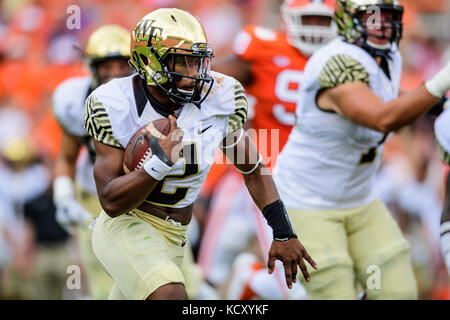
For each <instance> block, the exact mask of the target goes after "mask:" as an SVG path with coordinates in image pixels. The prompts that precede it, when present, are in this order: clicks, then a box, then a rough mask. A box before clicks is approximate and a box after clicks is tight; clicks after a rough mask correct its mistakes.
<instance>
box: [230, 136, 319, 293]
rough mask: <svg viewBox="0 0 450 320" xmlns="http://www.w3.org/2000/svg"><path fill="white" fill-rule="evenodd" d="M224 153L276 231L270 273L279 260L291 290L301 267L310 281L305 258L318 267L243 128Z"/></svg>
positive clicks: (269, 265)
mask: <svg viewBox="0 0 450 320" xmlns="http://www.w3.org/2000/svg"><path fill="white" fill-rule="evenodd" d="M222 150H223V152H224V153H225V154H226V156H227V157H228V158H229V159H230V160H231V161H232V162H233V164H234V165H235V167H236V168H237V169H238V170H239V171H240V172H241V173H242V174H243V176H244V180H245V184H246V185H247V189H248V191H249V193H250V195H251V196H252V198H253V200H254V201H255V203H256V205H257V206H258V207H259V209H260V210H261V211H262V214H263V216H264V218H265V219H266V220H267V223H268V224H269V226H270V227H271V228H272V231H273V239H274V241H273V242H272V245H271V247H270V250H269V255H268V263H267V266H268V268H269V274H271V273H272V272H273V270H274V268H275V260H276V259H279V260H280V261H282V262H283V266H284V272H285V277H286V284H287V286H288V287H289V288H292V282H296V276H297V266H299V267H300V269H301V271H302V273H303V277H304V278H305V279H306V281H308V282H309V281H310V280H311V279H310V276H309V273H308V270H307V267H306V264H305V262H304V261H303V259H305V260H307V261H308V263H309V264H310V265H311V266H313V268H315V269H317V265H316V263H315V262H314V260H313V259H312V258H311V257H310V256H309V254H308V252H307V251H306V249H305V248H304V247H303V245H302V244H301V243H300V241H299V240H298V239H297V235H296V234H295V233H294V231H293V228H292V225H291V222H290V220H289V216H288V214H287V212H286V209H285V207H284V204H283V202H282V201H281V199H280V197H279V195H278V191H277V189H276V186H275V183H274V181H273V179H272V176H271V175H270V172H269V170H268V169H267V167H266V166H265V164H264V162H263V161H262V158H261V156H260V155H259V153H258V151H257V150H256V147H255V146H254V145H253V142H252V141H251V139H250V137H249V136H248V135H247V134H245V133H244V130H243V129H242V128H241V129H239V130H236V131H235V132H233V133H230V134H229V135H228V136H227V137H226V139H225V141H224V144H223V146H222Z"/></svg>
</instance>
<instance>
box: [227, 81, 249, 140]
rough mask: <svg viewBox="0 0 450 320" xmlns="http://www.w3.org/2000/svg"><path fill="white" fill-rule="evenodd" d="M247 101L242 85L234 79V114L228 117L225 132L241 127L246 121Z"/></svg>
mask: <svg viewBox="0 0 450 320" xmlns="http://www.w3.org/2000/svg"><path fill="white" fill-rule="evenodd" d="M247 114H248V103H247V99H246V98H245V90H244V88H243V87H242V85H241V84H240V83H239V82H238V81H236V85H235V86H234V114H232V115H231V116H230V117H229V119H228V128H227V134H228V133H230V132H233V131H236V130H238V129H240V128H242V127H243V126H244V124H245V122H247Z"/></svg>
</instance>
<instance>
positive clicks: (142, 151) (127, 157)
mask: <svg viewBox="0 0 450 320" xmlns="http://www.w3.org/2000/svg"><path fill="white" fill-rule="evenodd" d="M144 128H146V129H147V130H148V131H149V132H150V135H152V136H154V137H156V138H158V139H160V138H161V137H162V136H167V135H168V134H169V132H170V120H169V119H168V118H162V119H158V120H154V121H152V122H149V123H147V124H145V125H143V126H142V127H140V128H139V130H138V131H136V133H135V134H134V135H133V136H132V137H131V139H130V141H129V142H128V145H127V147H126V148H125V153H124V154H123V171H124V172H125V173H130V172H131V171H134V170H137V169H139V168H141V167H142V166H143V165H144V163H145V162H146V161H147V160H148V159H150V157H151V156H152V152H151V149H150V144H149V142H148V140H147V138H146V137H145V135H144V134H143V133H142V129H144Z"/></svg>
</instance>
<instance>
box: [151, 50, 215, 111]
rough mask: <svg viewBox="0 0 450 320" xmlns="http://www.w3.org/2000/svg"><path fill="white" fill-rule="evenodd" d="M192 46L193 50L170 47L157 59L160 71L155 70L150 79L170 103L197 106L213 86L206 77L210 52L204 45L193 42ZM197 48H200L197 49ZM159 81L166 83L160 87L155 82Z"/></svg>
mask: <svg viewBox="0 0 450 320" xmlns="http://www.w3.org/2000/svg"><path fill="white" fill-rule="evenodd" d="M192 47H193V48H192V49H183V48H174V47H171V48H169V50H167V51H166V53H165V54H164V55H163V56H162V57H161V58H160V60H159V61H160V63H161V66H162V71H156V72H155V73H154V75H153V76H152V78H153V81H155V83H156V84H157V86H158V87H159V88H160V89H161V90H162V91H163V92H164V93H165V94H167V95H169V97H170V98H171V100H172V101H173V102H175V103H178V104H180V103H182V104H183V103H193V104H195V105H197V106H199V105H200V104H201V103H202V102H203V101H204V100H205V99H206V97H207V96H208V94H209V92H210V91H211V88H212V85H213V83H214V80H213V78H212V77H211V76H210V74H209V72H210V70H211V59H212V58H213V51H212V49H211V48H210V47H209V45H208V44H206V43H194V44H193V45H192ZM198 47H202V48H203V49H201V50H199V49H197V48H198ZM161 78H162V79H164V78H166V79H168V81H166V82H165V83H164V84H159V81H158V80H159V79H161ZM183 83H185V84H186V85H183ZM202 93H204V94H203V95H202Z"/></svg>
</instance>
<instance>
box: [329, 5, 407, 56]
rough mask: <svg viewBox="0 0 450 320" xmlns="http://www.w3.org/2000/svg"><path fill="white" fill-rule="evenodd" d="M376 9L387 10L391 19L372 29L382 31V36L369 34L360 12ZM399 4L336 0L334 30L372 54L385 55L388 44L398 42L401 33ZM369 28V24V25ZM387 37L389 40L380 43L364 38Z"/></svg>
mask: <svg viewBox="0 0 450 320" xmlns="http://www.w3.org/2000/svg"><path fill="white" fill-rule="evenodd" d="M377 10H379V12H380V11H389V12H391V13H392V19H390V20H385V21H383V22H382V24H381V25H380V26H376V28H377V29H378V28H379V29H381V30H382V35H380V34H378V33H377V34H374V33H370V30H371V27H370V26H368V25H367V24H365V23H363V21H362V19H361V17H362V14H363V13H365V12H367V13H369V14H374V15H375V14H376V13H377ZM403 11H404V9H403V6H402V5H400V3H399V2H398V0H337V6H336V11H335V21H336V24H337V27H338V33H339V35H341V36H342V37H343V38H344V39H345V40H346V41H348V42H350V43H357V44H359V45H361V47H362V48H363V49H365V50H366V51H368V52H369V53H370V54H372V55H386V54H387V53H389V52H391V51H392V49H393V47H392V44H393V43H396V44H397V45H398V43H399V42H400V40H401V38H402V35H403V23H402V17H403ZM372 29H373V27H372ZM369 36H370V37H375V38H379V39H388V40H389V43H388V44H387V45H384V46H380V45H377V44H375V43H373V42H371V41H370V40H368V37H369Z"/></svg>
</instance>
